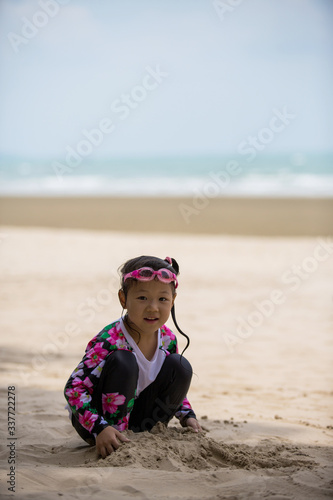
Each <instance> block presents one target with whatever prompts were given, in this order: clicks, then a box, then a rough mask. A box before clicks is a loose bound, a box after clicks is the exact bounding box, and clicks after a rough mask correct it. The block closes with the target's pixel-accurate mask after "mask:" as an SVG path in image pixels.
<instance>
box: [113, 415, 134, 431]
mask: <svg viewBox="0 0 333 500" xmlns="http://www.w3.org/2000/svg"><path fill="white" fill-rule="evenodd" d="M129 418H130V413H127V415H126V417H124V418H122V419H120V420H118V422H117V423H116V425H114V426H113V427H115V429H117V431H119V432H121V431H126V429H128V422H129Z"/></svg>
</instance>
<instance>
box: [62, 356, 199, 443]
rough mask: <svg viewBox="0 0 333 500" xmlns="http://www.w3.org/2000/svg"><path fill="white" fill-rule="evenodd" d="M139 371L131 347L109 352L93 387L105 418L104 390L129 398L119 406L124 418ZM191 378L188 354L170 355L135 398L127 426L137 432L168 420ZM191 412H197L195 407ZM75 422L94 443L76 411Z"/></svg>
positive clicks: (94, 399) (98, 407)
mask: <svg viewBox="0 0 333 500" xmlns="http://www.w3.org/2000/svg"><path fill="white" fill-rule="evenodd" d="M138 374H139V369H138V364H137V362H136V359H135V356H134V354H133V353H132V352H131V351H122V350H118V351H115V352H113V353H111V354H109V356H108V357H107V358H106V362H105V365H104V367H103V370H102V374H101V377H100V380H99V383H98V386H97V387H96V390H95V391H94V395H93V399H92V406H93V407H95V408H96V409H97V411H98V413H99V414H100V415H103V416H104V418H106V416H105V414H104V413H103V410H102V394H106V393H119V394H122V395H124V396H125V397H126V400H125V402H124V404H122V405H120V406H118V410H119V414H118V415H117V418H118V419H121V418H124V417H125V416H126V414H127V413H128V408H127V404H128V402H129V401H130V400H131V399H132V398H134V395H135V389H136V386H137V380H138ZM191 378H192V367H191V365H190V363H189V362H188V361H187V359H186V358H184V357H183V356H180V355H179V354H170V355H169V356H167V357H166V359H165V361H164V363H163V365H162V368H161V370H160V372H159V373H158V375H157V377H156V379H155V380H154V382H152V383H151V384H150V385H149V386H148V387H146V388H145V389H144V390H143V391H142V392H141V393H140V395H139V397H138V398H137V399H136V400H135V402H134V406H133V408H132V411H131V414H130V418H129V425H128V428H129V429H130V430H132V431H134V432H142V431H150V430H151V429H152V427H153V426H154V425H155V424H156V423H157V422H169V421H170V420H171V418H172V417H173V416H174V415H175V413H176V412H177V410H178V409H179V407H180V406H181V404H182V402H183V400H184V398H185V397H186V394H187V391H188V389H189V387H190V383H191ZM191 416H195V415H194V413H193V412H192V411H191ZM106 420H107V418H106ZM72 424H73V426H74V428H75V429H76V431H77V433H78V434H79V435H80V436H81V437H82V439H84V440H85V441H86V442H87V443H89V444H95V438H94V436H93V435H92V434H90V432H88V431H87V430H86V429H85V428H84V427H82V425H81V424H80V423H79V421H78V419H77V418H76V417H75V415H74V414H73V415H72ZM110 425H112V424H110Z"/></svg>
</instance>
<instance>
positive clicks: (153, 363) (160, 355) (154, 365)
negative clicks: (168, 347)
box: [120, 318, 166, 397]
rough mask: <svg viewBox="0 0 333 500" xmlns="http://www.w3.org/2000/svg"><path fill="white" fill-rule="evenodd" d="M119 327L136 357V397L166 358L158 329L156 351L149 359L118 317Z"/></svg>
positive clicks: (150, 380) (158, 370) (152, 380)
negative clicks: (137, 375) (137, 369)
mask: <svg viewBox="0 0 333 500" xmlns="http://www.w3.org/2000/svg"><path fill="white" fill-rule="evenodd" d="M120 327H121V330H122V331H123V333H124V335H125V337H126V340H127V342H128V343H129V344H130V346H131V347H133V354H134V356H135V357H136V361H137V363H138V367H139V377H138V384H137V388H136V397H138V396H139V394H140V392H142V391H143V390H144V389H145V388H146V387H148V385H150V384H151V383H152V382H154V380H155V379H156V377H157V375H158V374H159V372H160V370H161V368H162V365H163V363H164V361H165V358H166V355H165V352H164V351H163V349H160V346H161V332H160V329H158V333H157V347H156V351H155V353H154V356H153V357H152V359H151V360H150V361H149V360H148V359H147V358H146V356H145V355H144V354H142V352H141V350H140V348H139V346H138V345H137V343H136V342H135V341H134V340H133V338H132V337H131V335H130V334H129V333H128V331H127V330H126V327H125V325H124V322H123V319H122V318H121V319H120Z"/></svg>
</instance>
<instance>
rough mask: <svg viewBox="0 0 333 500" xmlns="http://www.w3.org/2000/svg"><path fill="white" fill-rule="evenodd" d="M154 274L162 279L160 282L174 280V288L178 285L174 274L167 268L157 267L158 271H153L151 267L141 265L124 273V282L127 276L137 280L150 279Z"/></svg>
mask: <svg viewBox="0 0 333 500" xmlns="http://www.w3.org/2000/svg"><path fill="white" fill-rule="evenodd" d="M155 276H157V278H158V279H159V280H160V281H162V283H172V282H173V281H174V282H175V288H177V286H178V281H177V277H176V275H175V274H174V273H173V272H171V271H170V270H169V269H165V268H164V267H163V268H162V269H159V270H158V271H154V269H152V268H151V267H141V268H140V269H136V270H135V271H132V272H130V273H127V274H125V275H124V282H125V281H126V280H127V279H128V278H134V279H136V280H139V281H152V280H153V279H154V278H155Z"/></svg>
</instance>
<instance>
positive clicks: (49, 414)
mask: <svg viewBox="0 0 333 500" xmlns="http://www.w3.org/2000/svg"><path fill="white" fill-rule="evenodd" d="M141 254H153V255H158V256H161V257H165V256H166V255H171V256H174V257H176V258H177V260H178V261H179V263H180V270H181V274H180V277H179V288H178V297H177V300H176V314H177V318H178V322H179V324H180V326H181V328H182V329H183V330H184V331H185V332H187V333H188V334H189V335H190V337H191V345H190V348H189V349H188V351H187V352H186V356H187V358H188V359H189V360H190V362H191V363H192V366H193V369H194V376H193V379H192V385H191V389H190V392H189V394H188V397H189V399H190V401H191V403H192V405H193V407H194V409H195V411H196V413H197V416H198V419H199V421H200V423H201V425H202V426H203V429H204V430H203V433H202V434H196V433H194V432H192V431H191V430H190V429H183V428H182V427H180V425H179V423H178V421H177V420H176V419H173V420H172V421H171V423H170V424H169V427H168V428H165V426H163V425H162V424H160V425H158V426H156V427H155V428H154V429H153V431H152V432H151V433H148V432H145V433H141V434H134V433H132V432H127V436H128V437H129V439H130V440H131V441H130V443H125V444H123V445H122V446H121V447H120V449H119V450H118V451H117V452H116V453H114V454H112V455H111V456H109V457H108V458H106V459H105V460H103V459H101V458H99V457H97V456H96V451H95V448H94V447H89V446H87V445H86V444H85V443H84V442H83V441H82V440H81V439H80V438H79V437H78V436H77V435H76V433H75V431H74V429H73V428H72V426H71V424H70V422H69V419H68V416H67V412H66V410H65V409H64V406H65V399H64V397H63V387H64V384H65V382H66V380H67V378H68V376H69V375H70V373H71V372H72V370H73V369H74V367H75V366H76V365H77V363H78V362H79V360H80V359H81V356H82V354H83V351H84V349H85V347H86V344H87V343H88V341H89V340H90V339H91V338H92V337H93V336H94V335H95V334H96V333H97V332H98V331H100V330H101V329H102V328H103V327H104V326H105V325H106V324H108V323H110V322H111V321H113V320H115V319H117V318H118V317H119V316H120V314H121V308H120V305H119V303H118V299H117V290H118V279H117V274H116V272H115V271H116V269H117V267H118V266H120V265H121V264H122V263H123V262H124V261H125V260H126V259H128V258H130V257H133V256H136V255H141ZM0 256H1V259H0V268H1V276H2V287H1V296H0V300H1V309H2V315H1V331H2V334H1V375H0V377H1V408H2V410H3V411H2V412H1V416H0V425H1V450H0V459H1V498H3V499H5V500H7V499H9V498H15V499H19V500H28V499H31V500H55V499H59V498H65V499H66V500H67V499H69V500H74V499H88V498H89V499H90V498H91V499H94V500H102V499H103V500H104V499H106V498H110V499H115V500H118V499H119V500H125V499H126V500H129V499H133V498H135V499H149V500H150V499H162V500H166V499H171V500H176V499H179V500H192V499H207V500H213V499H258V500H259V499H265V498H267V499H270V498H274V499H275V500H287V499H290V500H291V499H292V500H303V499H310V500H320V499H328V498H332V497H333V404H332V395H333V392H332V388H333V384H332V379H333V371H332V358H333V338H332V330H333V328H332V326H333V315H332V310H333V309H332V305H333V279H332V271H333V240H332V239H331V238H329V237H327V236H325V235H323V236H322V237H320V238H319V237H290V238H286V237H285V238H283V237H250V236H230V235H229V236H226V235H204V234H197V235H195V234H188V235H187V234H177V235H173V234H164V233H162V232H161V233H155V234H153V233H145V234H142V235H140V234H138V233H130V232H111V231H104V232H103V231H99V232H98V231H92V230H91V231H88V230H70V229H51V228H50V229H43V228H39V229H38V228H28V227H25V228H20V227H8V226H4V227H2V228H1V230H0ZM169 326H170V327H172V328H173V325H172V321H170V323H169ZM173 330H174V331H175V328H173ZM178 338H179V336H178ZM179 343H180V347H182V346H183V345H184V342H183V340H182V339H179ZM12 386H15V391H14V392H15V397H16V408H15V426H16V428H15V437H16V438H17V439H16V440H15V446H14V448H15V456H14V459H15V493H13V494H11V492H10V491H8V484H7V480H8V477H7V474H8V473H9V470H10V469H9V468H10V464H9V463H8V460H9V457H10V447H9V446H8V444H10V443H11V442H12V439H8V438H9V435H8V416H7V406H8V387H12Z"/></svg>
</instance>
